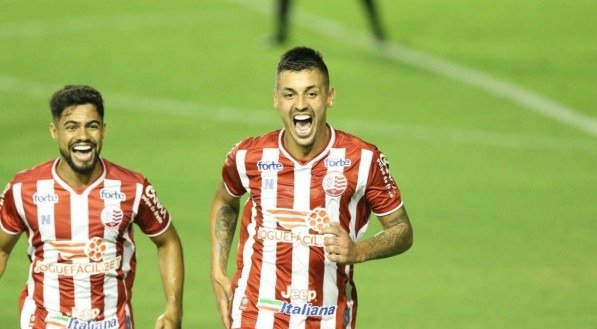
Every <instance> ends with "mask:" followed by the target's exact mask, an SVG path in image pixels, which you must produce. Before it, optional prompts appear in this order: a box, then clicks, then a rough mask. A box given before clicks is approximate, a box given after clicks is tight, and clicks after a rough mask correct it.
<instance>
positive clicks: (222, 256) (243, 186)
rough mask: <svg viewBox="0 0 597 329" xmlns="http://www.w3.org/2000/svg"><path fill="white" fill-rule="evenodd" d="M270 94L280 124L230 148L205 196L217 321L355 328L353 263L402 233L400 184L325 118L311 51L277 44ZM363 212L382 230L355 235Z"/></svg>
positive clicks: (326, 91)
mask: <svg viewBox="0 0 597 329" xmlns="http://www.w3.org/2000/svg"><path fill="white" fill-rule="evenodd" d="M273 96H274V97H273V101H274V102H273V103H274V107H275V108H276V109H277V111H278V112H279V114H280V116H281V118H282V122H283V123H284V128H283V129H280V130H276V131H273V132H270V133H267V134H265V135H262V136H259V137H253V138H248V139H245V140H243V141H241V142H240V143H238V144H237V145H236V146H234V147H233V148H232V150H231V151H230V152H229V153H228V155H227V158H226V160H225V162H224V165H223V170H222V182H221V184H220V185H219V187H218V188H217V190H216V193H215V197H214V200H213V203H212V209H211V214H210V227H211V228H210V231H211V232H210V234H211V240H212V242H211V244H212V269H211V278H212V285H213V289H214V294H215V298H216V303H217V306H218V309H219V312H220V315H221V319H222V322H223V324H224V326H225V327H226V328H243V329H244V328H259V329H269V328H293V329H294V328H307V329H313V328H355V321H356V311H357V294H356V288H355V284H354V282H353V265H354V264H355V263H362V262H366V261H369V260H373V259H379V258H385V257H390V256H394V255H398V254H400V253H402V252H404V251H406V250H407V249H409V248H410V246H411V244H412V242H413V235H412V234H413V233H412V228H411V225H410V221H409V219H408V215H407V213H406V209H405V207H404V205H403V203H402V198H401V194H400V191H399V189H398V187H397V185H396V183H395V181H394V179H393V177H392V175H391V174H390V171H389V165H388V161H387V159H386V157H385V156H384V155H383V154H382V153H381V152H380V151H379V150H378V149H377V148H376V147H375V146H374V145H372V144H369V143H367V142H365V141H363V140H361V139H359V138H358V137H355V136H353V135H350V134H348V133H346V132H343V131H339V130H336V129H334V128H333V127H332V126H331V125H329V124H328V123H327V122H326V111H327V108H328V107H331V106H332V105H333V104H334V99H335V91H334V88H332V87H331V86H330V80H329V75H328V69H327V67H326V64H325V63H324V61H323V59H322V57H321V55H320V53H319V52H317V51H315V50H313V49H310V48H306V47H298V48H293V49H291V50H289V51H287V52H286V53H285V54H284V55H283V56H282V57H281V60H280V62H279V63H278V67H277V75H276V85H275V90H274V95H273ZM245 193H248V194H249V195H248V200H247V202H246V204H245V207H244V210H243V212H242V220H241V224H240V228H239V229H240V237H239V245H238V253H237V271H236V274H235V275H234V278H233V279H230V278H228V277H227V274H226V268H227V263H228V257H229V253H230V249H231V244H232V240H233V236H234V233H235V228H236V226H237V218H238V215H239V213H240V198H241V196H242V195H243V194H245ZM370 213H373V214H375V215H376V216H377V218H378V219H379V221H380V222H381V225H382V226H383V231H381V232H379V233H378V234H377V235H375V236H374V237H371V238H368V239H360V238H361V237H362V235H363V234H364V233H365V230H366V228H367V224H368V218H369V215H370Z"/></svg>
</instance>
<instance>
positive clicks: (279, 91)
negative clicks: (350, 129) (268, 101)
mask: <svg viewBox="0 0 597 329" xmlns="http://www.w3.org/2000/svg"><path fill="white" fill-rule="evenodd" d="M334 100H335V91H334V89H333V88H330V87H329V86H328V84H327V80H326V79H325V76H324V75H323V74H322V73H321V72H320V71H319V70H318V69H306V70H301V71H282V72H280V73H278V76H277V82H276V89H275V90H274V107H275V108H276V109H277V110H278V112H279V113H280V115H281V117H282V121H283V122H284V127H285V128H286V129H285V130H284V139H283V141H284V146H285V147H286V149H287V150H288V152H289V153H290V154H291V155H292V156H294V157H295V158H297V159H299V160H309V159H310V158H312V157H314V156H316V155H317V154H318V153H319V152H321V151H322V150H323V149H324V148H325V145H326V143H327V140H328V134H329V132H328V129H327V126H326V111H327V108H328V107H331V106H333V105H334Z"/></svg>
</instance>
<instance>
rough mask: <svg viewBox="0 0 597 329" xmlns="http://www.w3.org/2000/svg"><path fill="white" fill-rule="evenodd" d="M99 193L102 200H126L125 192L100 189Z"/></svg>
mask: <svg viewBox="0 0 597 329" xmlns="http://www.w3.org/2000/svg"><path fill="white" fill-rule="evenodd" d="M99 194H100V198H101V199H102V200H120V201H124V200H126V194H124V193H123V192H120V191H116V190H108V189H101V190H100V192H99Z"/></svg>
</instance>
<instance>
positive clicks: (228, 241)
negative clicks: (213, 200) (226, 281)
mask: <svg viewBox="0 0 597 329" xmlns="http://www.w3.org/2000/svg"><path fill="white" fill-rule="evenodd" d="M237 218H238V209H235V208H234V207H231V206H222V207H221V208H220V209H219V210H218V213H217V215H216V227H215V230H216V232H215V234H216V240H217V252H218V255H219V257H220V264H221V265H222V266H226V264H227V263H228V255H230V248H231V246H232V240H233V239H234V232H235V230H236V221H237Z"/></svg>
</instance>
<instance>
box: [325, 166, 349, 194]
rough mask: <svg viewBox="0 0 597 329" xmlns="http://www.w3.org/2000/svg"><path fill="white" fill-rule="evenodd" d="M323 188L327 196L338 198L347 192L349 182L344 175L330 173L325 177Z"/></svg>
mask: <svg viewBox="0 0 597 329" xmlns="http://www.w3.org/2000/svg"><path fill="white" fill-rule="evenodd" d="M321 186H322V187H323V191H324V192H325V194H327V195H329V196H331V197H338V196H341V195H342V194H343V193H344V191H346V187H347V186H348V180H347V179H346V176H344V174H343V173H341V172H337V171H330V172H328V173H327V174H326V175H325V177H323V180H322V182H321Z"/></svg>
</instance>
